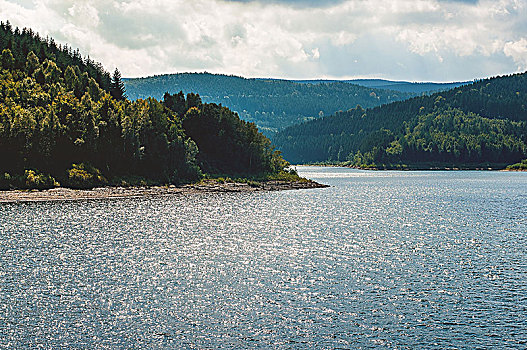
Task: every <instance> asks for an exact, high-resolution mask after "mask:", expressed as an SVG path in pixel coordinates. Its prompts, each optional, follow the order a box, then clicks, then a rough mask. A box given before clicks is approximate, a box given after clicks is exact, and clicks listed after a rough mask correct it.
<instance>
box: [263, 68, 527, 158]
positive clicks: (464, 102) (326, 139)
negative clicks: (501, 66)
mask: <svg viewBox="0 0 527 350" xmlns="http://www.w3.org/2000/svg"><path fill="white" fill-rule="evenodd" d="M526 123H527V75H526V74H525V73H523V74H514V75H510V76H502V77H496V78H490V79H485V80H481V81H478V82H475V83H473V84H470V85H466V86H462V87H458V88H455V89H452V90H448V91H443V92H440V93H435V94H433V95H430V96H420V97H416V98H412V99H410V100H407V101H402V102H395V103H392V104H389V105H385V106H381V107H376V108H372V109H368V110H364V109H362V108H360V107H359V108H357V109H353V110H350V111H347V112H342V113H337V114H336V115H334V116H329V117H325V118H323V119H319V120H314V121H310V122H307V123H304V124H301V125H298V126H293V127H289V128H287V129H285V130H284V131H282V132H280V133H279V134H278V135H276V137H274V139H273V141H274V143H275V144H276V145H277V146H278V148H279V149H281V150H282V152H283V154H284V157H285V158H286V159H287V160H289V161H291V162H294V163H305V162H324V161H341V162H342V161H349V162H350V163H351V164H354V165H357V166H377V167H382V166H386V167H392V166H402V165H404V164H407V165H408V164H423V163H425V162H428V163H436V164H440V163H442V164H486V163H492V164H504V163H515V162H518V161H519V160H520V159H522V158H525V157H526V155H527V146H526V143H527V129H526Z"/></svg>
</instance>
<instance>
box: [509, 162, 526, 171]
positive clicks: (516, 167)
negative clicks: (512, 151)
mask: <svg viewBox="0 0 527 350" xmlns="http://www.w3.org/2000/svg"><path fill="white" fill-rule="evenodd" d="M507 170H521V171H527V159H523V160H522V161H521V162H519V163H516V164H512V165H509V166H508V167H507Z"/></svg>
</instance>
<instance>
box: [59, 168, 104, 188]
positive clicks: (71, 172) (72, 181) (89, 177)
mask: <svg viewBox="0 0 527 350" xmlns="http://www.w3.org/2000/svg"><path fill="white" fill-rule="evenodd" d="M107 183H108V181H107V180H106V178H105V177H104V176H102V174H101V171H100V170H99V169H97V168H95V167H93V166H91V165H89V164H85V163H80V164H72V166H71V168H70V169H68V170H67V174H66V184H67V185H68V187H72V188H93V187H99V186H104V185H106V184H107Z"/></svg>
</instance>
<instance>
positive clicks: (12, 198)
mask: <svg viewBox="0 0 527 350" xmlns="http://www.w3.org/2000/svg"><path fill="white" fill-rule="evenodd" d="M326 187H329V186H328V185H324V184H320V183H318V182H315V181H311V180H307V181H306V180H301V181H283V180H269V181H262V182H259V183H253V184H248V183H240V182H218V181H215V180H205V181H202V182H200V183H197V184H189V185H184V186H179V187H178V186H175V185H169V186H131V187H112V186H107V187H98V188H93V189H72V188H67V187H56V188H51V189H46V190H5V191H0V204H3V203H24V202H55V201H80V200H94V199H125V198H144V197H158V196H167V195H186V194H199V193H249V192H272V191H286V190H301V189H314V188H326Z"/></svg>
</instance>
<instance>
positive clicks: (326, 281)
mask: <svg viewBox="0 0 527 350" xmlns="http://www.w3.org/2000/svg"><path fill="white" fill-rule="evenodd" d="M298 170H299V172H300V173H301V175H303V176H307V177H309V178H312V179H315V180H317V181H319V182H322V183H327V184H329V185H331V186H332V187H330V188H326V189H314V190H300V191H283V192H267V193H216V194H210V193H209V194H205V193H204V194H193V195H173V196H163V197H150V198H139V199H114V200H91V201H76V202H47V203H46V202H40V203H10V204H0V233H1V237H2V244H1V247H0V267H1V269H0V348H35V347H42V348H99V349H105V348H108V349H158V348H188V349H203V348H211V349H241V348H278V349H303V348H317V349H335V348H339V349H356V348H364V349H368V348H376V349H384V348H386V349H394V348H397V349H404V348H411V349H448V348H458V349H464V348H470V349H473V348H497V349H498V348H499V349H502V348H511V349H526V348H527V173H512V172H486V171H420V172H412V171H408V172H397V171H360V170H353V169H344V168H323V167H300V168H299V169H298Z"/></svg>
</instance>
